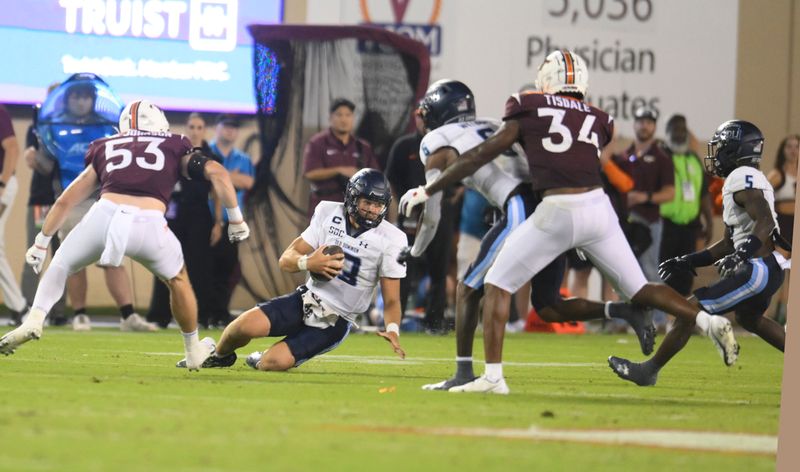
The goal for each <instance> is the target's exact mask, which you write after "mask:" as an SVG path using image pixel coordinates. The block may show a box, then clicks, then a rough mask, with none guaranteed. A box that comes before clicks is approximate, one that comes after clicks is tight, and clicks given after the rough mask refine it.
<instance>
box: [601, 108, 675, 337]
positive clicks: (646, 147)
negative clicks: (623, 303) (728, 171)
mask: <svg viewBox="0 0 800 472" xmlns="http://www.w3.org/2000/svg"><path fill="white" fill-rule="evenodd" d="M633 117H634V122H633V129H634V132H635V135H636V136H635V139H634V142H633V144H631V146H630V147H629V148H628V149H627V150H626V151H625V153H624V154H622V155H615V156H614V157H613V159H614V161H615V163H616V164H617V166H619V168H620V169H622V171H623V172H625V173H626V174H628V175H629V176H630V177H631V178H632V179H633V190H631V191H630V192H628V193H627V195H626V196H625V199H624V202H625V203H626V204H627V205H626V206H627V210H628V221H629V222H630V223H634V224H635V223H640V224H642V225H644V226H646V228H647V230H648V231H649V239H650V244H649V245H648V246H647V247H646V249H644V250H643V251H642V252H641V253H640V254H638V256H637V260H638V261H639V265H640V266H641V267H642V272H644V275H645V277H646V278H647V280H648V282H661V278H660V277H659V276H658V263H659V260H660V259H659V252H660V250H661V236H662V231H663V227H664V222H663V220H662V219H661V215H660V213H659V205H661V204H662V203H666V202H669V201H671V200H672V199H673V198H674V197H675V167H674V166H673V165H672V159H670V158H669V156H667V154H666V153H664V151H662V150H661V147H660V146H659V145H658V143H657V142H656V139H655V134H656V121H657V120H658V112H657V111H656V110H655V109H653V108H651V107H648V106H643V107H639V108H637V109H636V110H634V112H633ZM631 244H632V245H634V243H633V242H632V243H631ZM655 322H656V325H657V326H658V327H659V329H661V330H662V331H663V330H665V329H666V323H667V319H666V315H665V314H664V313H662V312H657V313H656V314H655Z"/></svg>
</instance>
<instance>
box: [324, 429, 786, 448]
mask: <svg viewBox="0 0 800 472" xmlns="http://www.w3.org/2000/svg"><path fill="white" fill-rule="evenodd" d="M334 429H339V427H334ZM344 429H347V430H350V429H351V428H347V427H345V428H344ZM352 429H354V430H356V431H371V432H385V433H393V434H396V433H407V434H418V435H429V436H461V437H486V438H501V439H520V440H531V441H560V442H579V443H590V444H600V445H609V446H638V447H658V448H665V449H683V450H690V451H708V452H723V453H735V454H765V455H774V454H776V453H777V450H778V438H777V437H776V436H770V435H761V434H747V433H723V432H717V431H676V430H635V429H634V430H570V429H541V428H537V427H536V426H531V427H530V428H528V429H515V428H458V427H439V428H436V427H434V428H413V427H412V428H404V427H399V428H392V427H371V426H364V427H355V428H352Z"/></svg>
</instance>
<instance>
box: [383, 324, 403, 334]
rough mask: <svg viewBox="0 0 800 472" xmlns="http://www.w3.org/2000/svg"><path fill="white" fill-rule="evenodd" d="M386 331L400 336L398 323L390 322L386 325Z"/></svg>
mask: <svg viewBox="0 0 800 472" xmlns="http://www.w3.org/2000/svg"><path fill="white" fill-rule="evenodd" d="M386 332H387V333H394V334H396V335H398V336H400V326H398V325H397V323H389V324H387V325H386Z"/></svg>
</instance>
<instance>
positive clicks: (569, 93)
mask: <svg viewBox="0 0 800 472" xmlns="http://www.w3.org/2000/svg"><path fill="white" fill-rule="evenodd" d="M536 82H537V87H538V88H539V90H540V92H533V93H524V94H514V95H512V96H511V97H510V98H509V99H508V101H507V102H506V112H505V116H504V117H503V121H504V123H503V125H502V126H501V127H500V128H499V129H498V130H497V132H495V134H493V135H492V136H490V137H489V138H488V139H487V140H486V141H484V142H483V143H481V144H480V145H478V146H477V147H475V148H473V149H472V150H470V151H469V152H467V153H466V154H464V155H462V157H461V158H460V159H459V160H458V161H457V162H456V163H455V164H454V165H452V166H449V167H448V168H447V170H445V171H444V172H443V173H442V175H441V176H440V177H439V179H438V180H436V181H435V182H432V183H430V184H428V185H427V186H425V187H418V188H416V189H411V190H409V191H408V192H407V193H406V195H404V196H403V198H402V199H401V202H400V205H401V210H405V211H406V212H410V208H412V207H414V206H415V205H418V204H420V203H423V202H425V201H426V200H427V199H428V197H429V196H430V195H432V194H434V193H436V192H439V191H441V190H442V189H443V188H444V187H445V186H446V185H449V184H451V183H454V182H457V181H459V180H461V179H463V178H464V177H466V176H468V175H471V174H472V173H474V172H475V171H476V170H477V169H479V168H480V167H482V166H483V165H484V164H486V163H487V162H489V161H491V160H492V159H494V158H495V157H497V156H498V155H500V154H501V153H502V152H504V151H506V150H507V149H509V148H510V147H511V146H512V145H513V144H514V143H516V142H519V143H520V144H522V146H523V147H524V149H525V153H526V155H527V158H528V164H529V169H530V172H531V179H532V182H533V188H534V190H535V191H537V192H539V193H540V194H541V195H542V197H543V199H542V202H541V203H540V204H539V206H538V207H537V208H536V210H535V211H534V213H533V215H531V216H530V217H529V218H528V219H527V220H526V221H525V223H523V224H522V225H521V226H520V227H518V228H517V229H516V230H514V232H513V233H512V234H511V235H510V236H509V237H508V239H507V240H506V243H505V245H504V246H503V248H502V249H501V250H500V252H499V254H498V256H497V259H496V262H495V264H494V265H493V266H492V268H491V269H490V270H489V272H488V273H487V274H486V279H485V283H486V293H485V298H484V305H483V307H484V308H483V309H484V312H483V328H484V332H483V333H484V334H483V338H484V350H485V355H486V371H485V373H484V375H482V376H481V377H478V378H477V379H476V380H474V381H473V382H471V383H468V384H464V385H461V386H458V387H454V388H452V389H451V390H450V391H462V392H485V393H499V394H506V393H508V392H509V389H508V386H507V385H506V382H505V379H504V377H503V369H502V350H503V337H504V334H505V325H506V321H508V312H509V304H510V297H511V294H512V293H514V292H516V291H517V290H518V289H519V288H520V287H521V286H522V285H523V284H524V283H525V282H526V281H528V280H530V279H531V277H532V276H533V275H534V274H537V273H538V272H539V271H541V270H542V269H543V268H544V267H546V266H547V265H548V264H549V263H550V262H551V261H552V260H553V259H555V258H556V257H558V256H559V255H560V254H562V253H564V252H565V251H567V250H569V249H572V248H579V249H581V250H582V251H583V252H584V253H585V254H586V255H587V256H588V257H589V258H590V259H591V261H592V262H593V264H594V266H595V267H597V268H598V269H599V270H600V271H601V272H602V273H603V274H604V275H605V276H606V277H608V278H609V280H611V281H612V282H613V283H614V285H615V286H616V287H617V288H618V290H619V291H620V292H621V294H622V295H623V296H624V297H625V298H627V299H629V300H631V301H632V302H634V303H638V304H641V305H647V306H652V307H655V308H658V309H661V310H663V311H666V312H667V313H671V314H673V315H675V316H676V317H678V318H681V319H685V320H687V321H690V322H692V323H694V322H696V323H697V325H698V326H700V328H701V329H702V330H703V331H704V332H706V333H707V334H708V335H709V337H710V338H711V340H712V341H713V342H714V344H715V345H716V347H717V348H718V350H719V351H720V352H721V354H722V357H723V360H724V362H725V364H726V365H733V364H734V363H735V362H736V359H737V356H738V350H739V346H738V345H737V343H736V339H735V338H734V336H733V331H732V329H731V325H730V322H729V321H728V320H727V319H725V318H723V317H719V316H713V317H712V316H711V315H709V314H708V313H706V312H705V311H702V310H700V311H698V309H697V307H696V306H694V305H692V304H690V303H689V302H688V301H687V300H686V299H684V298H683V297H682V296H681V295H680V294H678V293H677V292H676V291H675V290H673V289H671V288H670V287H668V286H666V285H663V284H654V283H647V280H646V279H645V277H644V275H643V274H642V270H641V268H640V267H639V264H638V263H637V261H636V258H635V257H634V255H633V252H632V251H631V249H630V246H629V245H628V242H627V241H626V239H625V236H624V235H623V233H622V230H621V229H620V227H619V223H618V220H617V216H616V214H615V213H614V210H613V208H612V207H611V203H610V202H609V199H608V196H607V195H606V194H605V193H604V192H603V189H602V182H601V179H600V161H599V157H600V151H601V150H602V149H603V147H604V146H605V145H606V144H608V143H609V141H611V139H612V138H613V134H614V122H613V119H612V118H611V117H610V116H609V115H608V114H606V113H605V112H604V111H602V110H600V109H597V108H595V107H593V106H590V105H589V104H587V103H585V102H584V101H583V99H584V97H585V95H586V89H587V86H588V70H587V67H586V64H585V62H584V61H583V59H582V58H580V57H579V56H577V55H576V54H574V53H572V52H570V51H566V50H563V51H554V52H552V53H551V54H549V55H548V56H547V58H546V59H545V61H544V63H543V64H542V65H541V66H540V67H539V72H538V75H537V79H536Z"/></svg>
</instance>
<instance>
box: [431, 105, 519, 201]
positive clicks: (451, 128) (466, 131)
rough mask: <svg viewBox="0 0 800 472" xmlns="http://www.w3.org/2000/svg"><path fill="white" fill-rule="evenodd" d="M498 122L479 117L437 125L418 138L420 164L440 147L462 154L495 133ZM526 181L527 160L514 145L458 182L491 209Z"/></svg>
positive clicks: (517, 146)
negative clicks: (476, 193) (475, 193)
mask: <svg viewBox="0 0 800 472" xmlns="http://www.w3.org/2000/svg"><path fill="white" fill-rule="evenodd" d="M500 124H501V123H500V121H499V120H495V119H493V118H479V119H477V120H475V121H465V122H463V123H450V124H449V125H444V126H440V127H439V128H436V129H435V130H433V131H431V132H430V133H428V134H426V135H425V137H424V138H423V139H422V143H421V144H420V147H419V155H420V159H421V160H422V164H423V165H425V164H426V163H427V161H428V156H430V155H431V154H433V153H434V152H436V151H438V150H439V149H441V148H443V147H451V148H453V149H455V150H456V152H458V154H459V156H461V155H463V154H464V153H466V152H467V151H469V150H470V149H472V148H474V147H475V146H477V145H479V144H481V143H482V142H484V141H485V140H486V138H488V137H489V136H491V135H492V134H494V132H495V131H497V128H499V127H500ZM528 181H530V175H529V172H528V161H527V159H526V158H525V154H524V151H523V150H522V148H521V147H520V146H519V145H517V144H514V146H513V147H512V148H511V149H509V151H507V152H506V153H503V154H502V155H501V156H498V157H497V159H495V160H493V161H492V162H490V163H488V164H486V165H484V166H483V167H481V168H480V169H478V170H477V171H476V172H475V173H474V174H472V175H471V176H469V177H466V178H464V179H463V180H462V182H463V183H464V185H466V186H467V187H469V188H471V189H474V190H476V191H478V192H480V193H481V195H483V196H484V197H486V199H487V200H488V201H489V203H491V204H492V206H494V207H497V208H500V209H502V208H503V205H504V204H505V202H506V199H508V195H509V194H510V193H511V191H513V190H514V189H515V188H517V186H518V185H519V184H521V183H522V182H528Z"/></svg>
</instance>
